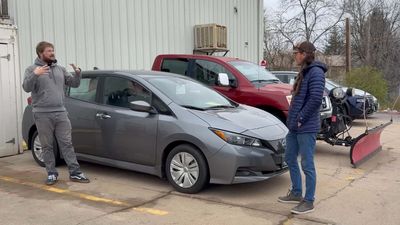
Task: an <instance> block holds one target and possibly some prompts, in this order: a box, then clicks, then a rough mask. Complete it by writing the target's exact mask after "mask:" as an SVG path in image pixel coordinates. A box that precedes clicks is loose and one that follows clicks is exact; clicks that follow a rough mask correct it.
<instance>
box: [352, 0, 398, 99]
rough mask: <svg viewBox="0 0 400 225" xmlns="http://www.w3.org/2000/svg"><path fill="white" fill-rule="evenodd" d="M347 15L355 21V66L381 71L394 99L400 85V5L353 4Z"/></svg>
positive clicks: (388, 1) (358, 0)
mask: <svg viewBox="0 0 400 225" xmlns="http://www.w3.org/2000/svg"><path fill="white" fill-rule="evenodd" d="M347 12H348V13H349V14H350V15H351V17H352V40H353V42H352V51H353V64H354V65H360V66H373V67H375V68H377V69H379V70H381V71H382V72H383V74H384V78H385V79H386V80H387V82H388V84H389V85H388V86H389V93H390V95H391V97H392V98H393V97H394V96H396V95H397V94H398V93H397V90H398V86H399V84H400V80H399V78H398V71H400V65H399V63H398V62H399V56H398V55H399V54H398V52H399V50H400V29H399V28H400V3H399V2H398V1H395V0H353V1H349V2H348V4H347Z"/></svg>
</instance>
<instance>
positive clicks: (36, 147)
mask: <svg viewBox="0 0 400 225" xmlns="http://www.w3.org/2000/svg"><path fill="white" fill-rule="evenodd" d="M31 151H32V156H33V158H34V159H35V161H36V163H37V164H39V166H41V167H45V164H44V161H43V150H42V147H41V144H40V140H39V134H38V132H37V131H35V132H34V133H33V135H32V138H31ZM53 151H54V157H55V162H56V166H57V165H60V163H61V161H62V160H61V158H60V153H59V151H58V145H57V141H56V139H54V141H53Z"/></svg>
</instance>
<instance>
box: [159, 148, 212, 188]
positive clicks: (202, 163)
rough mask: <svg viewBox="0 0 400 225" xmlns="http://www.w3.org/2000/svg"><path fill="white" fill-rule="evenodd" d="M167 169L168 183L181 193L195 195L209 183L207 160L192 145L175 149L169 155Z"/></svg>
mask: <svg viewBox="0 0 400 225" xmlns="http://www.w3.org/2000/svg"><path fill="white" fill-rule="evenodd" d="M165 168H166V171H165V172H166V175H167V178H168V181H169V182H170V183H171V185H172V186H173V187H174V188H175V189H176V190H177V191H179V192H183V193H189V194H194V193H197V192H199V191H200V190H201V189H203V188H204V187H205V186H206V185H207V184H208V182H209V173H208V166H207V163H206V160H205V158H204V156H203V155H202V154H201V153H200V152H199V151H198V150H197V149H196V148H194V147H192V146H191V145H187V144H185V145H179V146H177V147H175V148H174V149H173V150H172V151H171V152H170V153H169V154H168V157H167V160H166V166H165Z"/></svg>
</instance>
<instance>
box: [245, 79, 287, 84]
mask: <svg viewBox="0 0 400 225" xmlns="http://www.w3.org/2000/svg"><path fill="white" fill-rule="evenodd" d="M251 82H252V83H264V82H268V83H280V82H281V81H280V80H278V79H270V80H252V81H251Z"/></svg>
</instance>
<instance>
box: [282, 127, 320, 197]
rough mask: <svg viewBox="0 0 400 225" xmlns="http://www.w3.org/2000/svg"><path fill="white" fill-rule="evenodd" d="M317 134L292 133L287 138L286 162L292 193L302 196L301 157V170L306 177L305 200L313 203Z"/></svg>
mask: <svg viewBox="0 0 400 225" xmlns="http://www.w3.org/2000/svg"><path fill="white" fill-rule="evenodd" d="M316 139H317V134H316V133H300V134H297V133H292V132H289V134H288V135H287V136H286V152H285V161H286V163H287V165H288V166H289V171H290V179H291V180H292V192H293V194H295V195H297V196H299V195H302V193H303V192H302V182H301V174H300V169H299V164H298V162H297V157H298V156H299V155H300V156H301V168H302V170H303V172H304V175H305V176H306V194H305V196H304V200H306V201H310V202H313V201H314V195H315V186H316V176H317V174H316V172H315V166H314V152H315V143H316Z"/></svg>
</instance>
